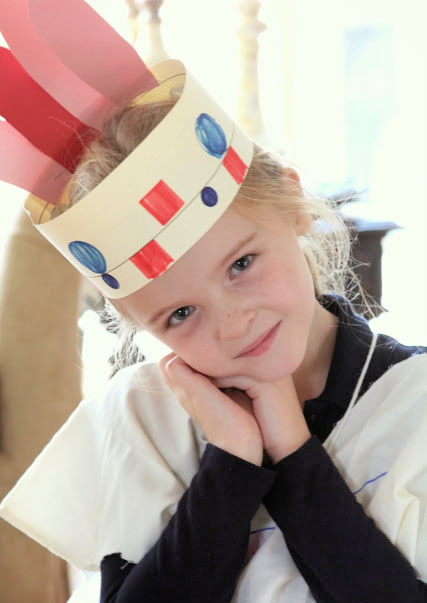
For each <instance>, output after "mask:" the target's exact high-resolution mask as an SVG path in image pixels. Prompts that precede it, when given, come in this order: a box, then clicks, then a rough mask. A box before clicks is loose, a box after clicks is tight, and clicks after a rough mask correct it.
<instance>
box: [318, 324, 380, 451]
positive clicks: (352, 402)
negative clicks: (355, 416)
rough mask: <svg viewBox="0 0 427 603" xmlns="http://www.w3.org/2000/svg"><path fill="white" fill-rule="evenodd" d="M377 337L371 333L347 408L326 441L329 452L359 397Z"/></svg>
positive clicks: (376, 334)
mask: <svg viewBox="0 0 427 603" xmlns="http://www.w3.org/2000/svg"><path fill="white" fill-rule="evenodd" d="M377 339H378V333H373V334H372V340H371V345H370V347H369V351H368V354H367V356H366V360H365V364H364V365H363V368H362V372H361V373H360V375H359V379H358V380H357V383H356V387H355V389H354V392H353V395H352V397H351V400H350V404H349V405H348V408H347V410H346V412H345V414H344V416H343V418H342V419H341V421H340V422H339V423H338V425H337V427H336V431H335V433H334V435H333V437H332V438H331V441H330V442H329V443H328V445H327V446H325V448H326V450H327V452H329V453H330V452H332V448H333V446H334V444H335V442H336V441H337V439H338V438H339V435H340V433H341V431H342V429H343V427H344V425H345V424H346V423H347V420H348V416H349V414H350V412H351V410H352V408H353V406H354V405H355V404H356V402H357V398H358V397H359V392H360V388H361V387H362V384H363V381H364V379H365V376H366V373H367V370H368V368H369V364H370V362H371V358H372V355H373V353H374V350H375V347H376V345H377Z"/></svg>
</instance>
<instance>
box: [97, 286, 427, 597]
mask: <svg viewBox="0 0 427 603" xmlns="http://www.w3.org/2000/svg"><path fill="white" fill-rule="evenodd" d="M324 304H325V307H326V308H327V309H328V310H329V311H330V312H333V313H334V314H335V315H336V316H337V317H338V319H339V322H338V331H337V338H336V343H335V349H334V354H333V358H332V362H331V367H330V371H329V375H328V379H327V382H326V386H325V388H324V391H323V392H322V394H321V395H320V396H319V397H318V398H316V399H314V400H307V401H306V403H305V406H304V415H305V418H306V421H307V424H308V427H309V429H310V431H311V433H312V438H311V439H310V440H309V441H308V442H306V443H305V444H304V445H303V446H302V447H301V448H300V449H298V450H297V451H296V452H294V453H293V454H291V455H290V456H288V457H286V458H285V459H283V460H282V461H280V462H279V463H277V465H275V466H274V467H273V466H264V467H257V466H255V465H252V464H250V463H247V462H246V461H243V460H242V459H240V458H237V457H234V456H233V455H230V454H228V453H226V452H224V451H223V450H220V449H218V448H216V447H215V446H212V445H210V444H209V445H208V446H207V448H206V451H205V453H204V455H203V457H202V459H201V463H200V469H199V471H198V472H197V474H196V475H195V476H194V478H193V480H192V482H191V485H190V487H189V488H188V490H187V491H186V492H185V494H184V496H183V497H182V499H181V501H180V503H179V505H178V508H177V511H176V513H175V515H174V516H173V517H172V519H171V520H170V522H169V524H168V525H167V526H166V528H165V530H164V531H163V533H162V534H161V536H160V538H159V540H158V541H157V543H156V544H155V545H154V546H153V547H152V549H151V550H150V551H148V553H147V554H146V555H145V556H144V557H143V559H141V561H140V562H139V563H138V564H132V563H128V564H127V563H126V561H124V560H123V559H122V558H121V557H120V554H119V553H120V551H117V554H113V555H110V556H108V557H106V558H105V559H104V560H103V562H102V565H101V572H102V589H101V603H136V602H138V603H145V602H150V603H163V602H165V603H166V602H168V603H169V602H170V601H171V600H173V601H176V602H180V601H182V602H184V601H185V603H191V602H193V601H194V602H196V601H197V602H200V601H203V603H211V602H212V603H226V602H229V601H230V600H231V599H232V596H233V592H234V589H235V586H236V582H237V580H238V577H239V574H240V572H241V570H242V569H243V566H244V564H245V559H246V554H247V548H248V539H249V524H250V520H251V519H252V517H253V515H254V514H255V512H256V510H257V508H258V506H259V505H260V503H264V505H265V506H266V508H267V510H268V511H269V513H270V515H271V516H272V518H273V519H274V521H275V522H276V524H277V525H278V527H279V528H280V530H281V531H282V533H283V535H284V538H285V539H286V543H287V546H288V548H289V551H290V553H291V555H292V557H293V559H294V561H295V563H296V565H297V566H298V568H299V570H300V572H301V574H302V575H303V577H304V578H305V580H306V582H307V583H308V585H309V587H310V590H311V592H312V594H313V596H314V598H315V599H316V601H319V602H321V603H353V602H354V603H382V602H384V603H385V602H386V601H387V603H418V602H424V603H425V602H426V601H427V587H426V585H424V584H422V583H421V582H420V581H418V580H417V579H416V576H415V573H414V571H413V569H412V567H411V566H410V565H409V563H408V562H407V561H406V559H405V558H404V557H403V556H402V555H401V554H400V552H399V551H398V550H397V549H396V548H395V547H394V546H393V545H392V544H391V543H390V542H389V540H388V539H387V538H386V537H385V536H384V535H383V534H382V532H381V531H380V530H379V529H378V528H377V527H376V525H375V524H374V522H373V521H372V520H371V519H370V518H368V517H367V516H366V515H365V513H364V511H363V509H362V507H361V506H360V505H359V504H358V503H357V501H356V499H355V497H354V495H353V494H352V493H351V492H350V490H349V488H348V486H347V485H346V483H345V482H344V480H343V479H342V477H341V476H340V474H339V472H338V470H337V469H336V467H335V465H334V464H333V463H332V461H331V459H330V458H329V456H328V454H327V453H326V451H325V449H324V448H323V446H322V442H323V441H324V440H325V439H326V438H327V436H328V435H329V433H330V432H331V430H332V429H333V427H334V425H335V423H336V422H337V421H338V420H339V419H340V418H341V417H342V416H343V415H344V413H345V410H346V409H347V407H348V404H349V402H350V399H351V396H352V393H353V391H354V389H355V385H356V382H357V379H358V377H359V374H360V371H361V369H362V366H363V364H364V362H365V358H366V355H367V353H368V350H369V346H370V342H371V338H372V333H371V330H370V328H369V326H368V324H367V322H366V321H365V320H364V319H363V318H361V317H360V316H358V315H356V314H355V313H354V311H353V309H352V307H351V305H350V304H349V303H348V302H347V301H346V300H344V299H342V298H338V297H327V298H325V300H324ZM426 351H427V348H415V347H407V346H403V345H401V344H399V343H398V342H396V341H395V340H393V339H392V338H390V337H387V336H384V335H380V336H379V338H378V341H377V345H376V348H375V351H374V354H373V357H372V360H371V362H370V365H369V368H368V371H367V374H366V377H365V380H364V383H363V385H362V389H361V392H360V393H361V394H363V393H364V392H365V391H366V390H367V389H368V388H369V387H370V385H371V384H372V383H373V382H375V381H376V380H377V379H378V378H379V377H380V376H381V375H382V374H383V373H385V372H386V371H387V370H388V369H389V368H390V367H391V366H392V365H394V364H396V363H398V362H401V361H402V360H404V359H406V358H408V357H409V356H411V355H413V354H417V353H423V352H426ZM142 462H143V461H142ZM141 521H144V518H143V517H141Z"/></svg>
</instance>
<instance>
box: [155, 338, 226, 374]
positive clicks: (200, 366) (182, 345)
mask: <svg viewBox="0 0 427 603" xmlns="http://www.w3.org/2000/svg"><path fill="white" fill-rule="evenodd" d="M163 343H166V345H167V346H168V347H170V348H171V350H172V351H173V352H175V354H177V355H178V356H179V357H180V358H182V359H183V360H184V362H186V363H187V364H189V365H190V366H191V367H192V368H193V369H194V370H196V371H198V372H200V373H203V374H207V375H211V376H215V375H214V372H215V370H216V368H217V366H218V360H219V359H218V356H217V350H216V347H215V345H214V342H213V341H212V338H211V337H210V336H209V335H208V334H207V333H205V332H203V333H202V332H200V330H199V329H198V331H197V333H194V334H193V333H190V332H189V331H186V333H185V334H183V335H181V334H179V335H178V333H176V334H173V335H172V336H171V337H169V338H167V340H166V341H164V342H163Z"/></svg>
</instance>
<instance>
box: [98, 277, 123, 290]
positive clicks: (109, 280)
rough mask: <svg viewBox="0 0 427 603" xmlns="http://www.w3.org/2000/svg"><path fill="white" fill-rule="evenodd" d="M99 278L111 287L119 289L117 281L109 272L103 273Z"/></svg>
mask: <svg viewBox="0 0 427 603" xmlns="http://www.w3.org/2000/svg"><path fill="white" fill-rule="evenodd" d="M101 278H102V280H103V281H104V283H106V284H107V285H108V286H109V287H111V289H120V283H119V281H118V280H117V279H115V278H114V276H111V274H103V275H102V277H101Z"/></svg>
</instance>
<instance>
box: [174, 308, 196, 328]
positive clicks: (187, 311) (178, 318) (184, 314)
mask: <svg viewBox="0 0 427 603" xmlns="http://www.w3.org/2000/svg"><path fill="white" fill-rule="evenodd" d="M194 310H195V307H194V306H182V308H178V310H175V312H173V314H171V315H170V316H169V318H168V322H167V326H168V327H173V326H174V325H177V324H179V323H180V322H183V321H184V320H186V319H187V318H188V317H189V316H191V314H193V312H194Z"/></svg>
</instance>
